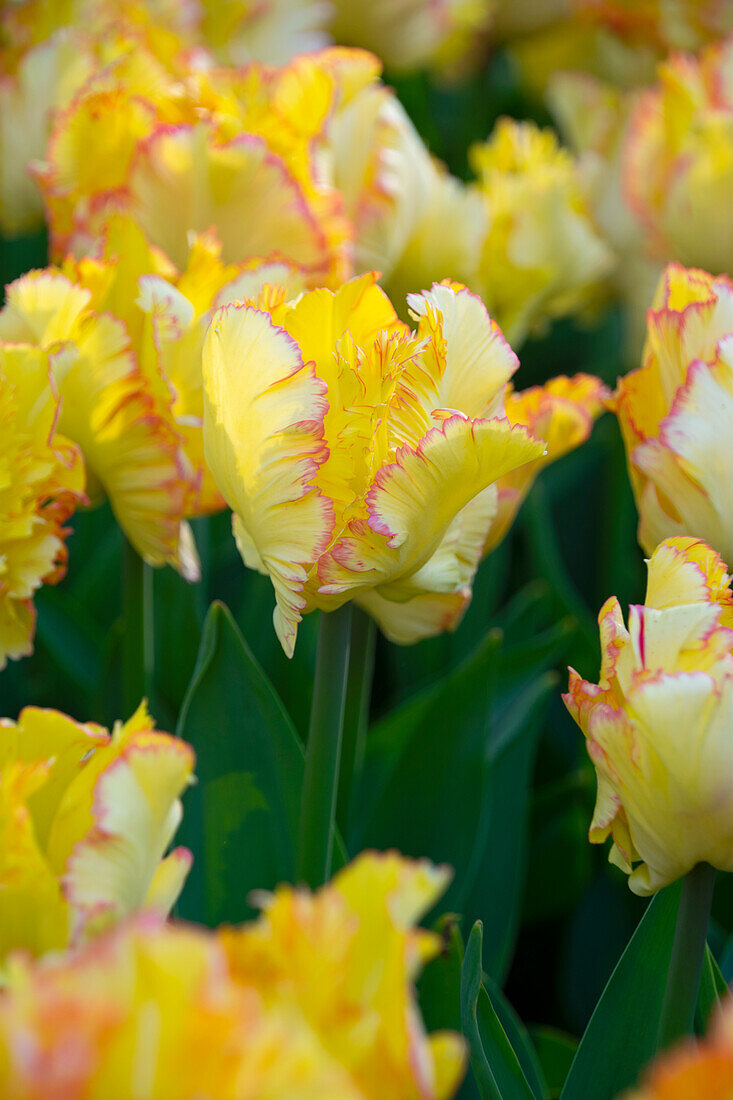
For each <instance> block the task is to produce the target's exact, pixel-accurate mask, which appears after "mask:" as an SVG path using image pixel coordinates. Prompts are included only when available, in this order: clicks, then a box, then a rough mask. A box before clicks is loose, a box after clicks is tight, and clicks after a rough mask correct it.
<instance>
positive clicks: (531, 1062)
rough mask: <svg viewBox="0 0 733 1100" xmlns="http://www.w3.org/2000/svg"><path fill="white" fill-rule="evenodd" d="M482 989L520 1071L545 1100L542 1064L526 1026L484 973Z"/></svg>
mask: <svg viewBox="0 0 733 1100" xmlns="http://www.w3.org/2000/svg"><path fill="white" fill-rule="evenodd" d="M483 985H484V989H485V990H486V992H487V994H488V997H489V1000H490V1001H491V1004H492V1005H493V1007H494V1011H495V1012H496V1015H497V1017H498V1019H499V1023H500V1024H501V1026H502V1027H503V1029H504V1032H505V1034H506V1037H507V1039H508V1040H509V1042H510V1044H511V1046H512V1049H513V1050H514V1053H515V1054H516V1056H517V1059H518V1061H519V1064H520V1066H521V1067H522V1072H523V1073H524V1076H525V1077H526V1079H527V1082H528V1084H529V1086H530V1088H531V1089H532V1093H533V1094H534V1096H535V1098H536V1100H545V1097H546V1096H547V1085H546V1084H545V1076H544V1073H543V1070H542V1064H541V1062H540V1060H539V1058H538V1057H537V1051H536V1050H535V1047H534V1044H533V1042H532V1039H531V1038H530V1034H529V1032H528V1030H527V1028H526V1027H525V1026H524V1024H523V1023H522V1021H521V1020H520V1019H519V1016H517V1014H516V1012H515V1011H514V1009H513V1008H512V1006H511V1005H510V1003H509V1001H508V1000H507V999H506V997H505V996H504V994H503V992H502V991H501V989H500V988H499V986H498V985H497V984H496V982H495V981H493V980H492V979H491V978H490V977H489V976H488V974H484V978H483Z"/></svg>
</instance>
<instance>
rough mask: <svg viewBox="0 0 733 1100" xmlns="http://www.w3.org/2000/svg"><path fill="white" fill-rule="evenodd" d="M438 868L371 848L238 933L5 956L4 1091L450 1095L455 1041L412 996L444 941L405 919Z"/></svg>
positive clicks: (296, 1098)
mask: <svg viewBox="0 0 733 1100" xmlns="http://www.w3.org/2000/svg"><path fill="white" fill-rule="evenodd" d="M448 877H449V876H448V874H447V872H446V870H445V869H444V868H439V867H434V866H432V865H431V864H429V863H427V862H426V861H421V862H418V861H410V860H407V859H403V858H402V857H401V856H398V855H397V854H395V853H390V854H386V855H384V856H380V855H378V854H376V853H366V854H364V855H362V856H360V857H359V858H358V859H357V860H356V861H355V862H354V863H353V864H352V865H351V866H349V867H347V868H345V869H344V870H343V871H341V872H340V873H339V875H337V876H336V878H335V879H334V881H333V882H332V883H331V884H330V885H329V886H327V887H325V888H324V889H323V890H321V891H319V892H318V893H317V894H314V895H312V894H310V893H309V892H307V891H305V890H302V889H297V890H296V889H293V888H292V887H285V886H283V887H280V888H278V890H277V891H276V893H275V894H274V895H273V896H264V897H262V898H261V899H260V900H261V901H262V903H263V905H264V907H265V912H264V914H263V915H262V916H261V917H260V919H259V920H257V921H255V922H252V923H250V924H245V925H242V926H240V927H239V928H235V929H228V930H223V931H221V932H219V933H212V932H209V931H206V930H203V929H195V928H193V927H191V928H188V927H185V926H178V927H175V926H173V927H171V926H168V927H166V926H164V925H163V924H162V922H161V920H160V918H159V917H156V916H154V915H152V914H150V913H148V914H145V915H144V916H142V917H140V916H138V917H137V918H136V919H134V920H133V921H129V922H127V923H126V924H124V925H121V926H118V927H117V928H115V929H114V930H112V931H111V932H108V933H107V934H106V935H105V936H103V937H101V938H99V939H98V940H97V941H96V942H95V943H94V944H93V945H89V946H85V947H83V948H81V949H78V950H76V951H74V952H73V953H71V954H70V955H67V956H61V957H57V958H50V957H49V958H46V959H44V960H42V961H41V963H40V964H38V963H36V964H32V963H31V962H30V961H29V960H28V959H25V958H19V957H14V958H12V959H11V960H10V963H9V965H8V968H7V969H8V974H7V984H6V989H5V990H4V993H3V997H2V999H0V1089H1V1091H2V1094H3V1096H4V1097H7V1100H20V1098H21V1097H22V1098H23V1100H41V1097H44V1098H45V1097H47V1096H50V1095H61V1094H62V1093H65V1094H68V1095H79V1096H80V1095H85V1096H86V1095H89V1096H100V1097H101V1096H114V1095H120V1096H122V1095H124V1096H133V1095H134V1096H145V1097H149V1098H150V1100H194V1098H195V1097H198V1096H204V1095H207V1096H208V1095H215V1096H216V1097H217V1098H221V1100H266V1098H271V1097H281V1096H287V1097H289V1098H293V1100H311V1098H313V1097H319V1098H323V1100H392V1098H394V1100H398V1098H399V1100H448V1098H449V1097H451V1096H453V1095H454V1094H455V1091H456V1088H457V1087H458V1084H459V1082H460V1079H461V1077H462V1074H463V1070H464V1065H465V1047H464V1042H463V1040H462V1038H461V1037H460V1036H459V1035H456V1034H454V1033H452V1032H437V1033H434V1034H432V1035H427V1034H426V1032H425V1028H424V1025H423V1022H422V1019H421V1017H420V1013H419V1010H418V1007H417V1003H416V997H415V991H414V982H415V980H416V978H417V976H418V973H419V971H420V970H421V968H422V966H423V965H424V963H425V962H427V961H428V960H429V959H431V958H432V957H434V956H435V955H436V954H437V953H438V951H439V950H440V940H439V937H437V936H436V935H435V934H434V933H430V932H426V931H423V930H421V929H419V928H416V927H415V923H416V921H417V920H419V919H420V917H421V916H422V915H423V914H424V912H425V910H426V909H428V908H429V907H430V906H432V905H433V904H434V903H435V901H436V900H437V898H438V897H439V895H440V894H441V893H442V891H443V889H444V888H445V884H446V881H447V879H448ZM153 1024H154V1026H153Z"/></svg>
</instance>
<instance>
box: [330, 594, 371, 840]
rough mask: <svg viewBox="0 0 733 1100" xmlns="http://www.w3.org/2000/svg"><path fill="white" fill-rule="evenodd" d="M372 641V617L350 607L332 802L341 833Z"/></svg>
mask: <svg viewBox="0 0 733 1100" xmlns="http://www.w3.org/2000/svg"><path fill="white" fill-rule="evenodd" d="M376 645H377V624H376V623H375V622H374V619H373V618H372V617H371V615H367V613H366V611H362V610H361V608H359V607H354V608H352V612H351V649H350V653H349V674H348V678H347V681H346V704H345V709H344V733H343V740H342V746H341V769H340V771H341V775H340V778H339V790H338V802H337V805H336V820H337V821H338V824H339V827H340V829H341V831H342V833H344V834H346V833H348V829H349V824H350V821H349V812H350V806H351V796H352V792H353V789H354V786H355V784H356V781H357V780H358V778H359V775H360V774H361V768H362V764H363V761H364V748H365V743H366V734H367V729H368V728H369V704H370V703H371V698H372V680H373V678H374V651H375V649H376Z"/></svg>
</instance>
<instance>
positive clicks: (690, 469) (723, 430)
mask: <svg viewBox="0 0 733 1100" xmlns="http://www.w3.org/2000/svg"><path fill="white" fill-rule="evenodd" d="M732 353H733V283H731V281H730V280H729V279H727V278H726V277H723V276H721V277H720V278H714V277H713V276H712V275H709V274H707V273H706V272H704V271H697V270H688V269H685V268H683V267H680V266H679V265H678V264H670V265H669V266H668V267H667V268H666V270H665V272H664V274H663V276H662V279H661V281H660V283H659V287H658V289H657V293H656V297H655V299H654V303H653V305H652V308H651V309H650V310H649V312H648V315H647V340H646V346H645V348H644V354H643V359H642V366H641V367H640V368H639V369H638V370H635V371H631V373H630V374H628V375H626V377H625V378H622V379H621V380H620V381H619V384H618V388H617V390H616V394H615V397H614V405H615V409H616V413H617V415H618V420H619V425H620V427H621V432H622V435H623V438H624V443H625V446H626V454H627V458H628V463H629V472H630V476H631V484H632V487H633V490H634V496H635V498H636V503H637V507H638V509H639V516H640V521H639V542H640V543H641V545H642V547H643V548H644V550H645V551H646V552H647V553H650V552H651V551H652V550H653V549H654V547H655V546H656V545H657V543H658V542H661V540H662V539H664V538H667V537H668V536H670V535H683V534H689V535H696V536H699V537H701V538H704V539H705V540H706V541H707V542H709V543H710V545H711V546H714V547H715V548H716V549H717V550H719V551H720V553H721V554H723V556H724V557H725V558H726V560H732V561H733V523H732V522H731V510H730V507H729V505H728V502H727V499H726V496H725V493H726V488H727V485H728V482H729V479H730V476H731V474H732V473H733V460H732V461H730V462H729V457H728V455H729V452H728V440H729V437H730V430H729V428H730V418H731V415H733V406H732V405H731V395H730V393H731V386H732V385H733V354H732Z"/></svg>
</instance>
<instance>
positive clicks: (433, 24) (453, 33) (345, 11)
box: [333, 0, 493, 72]
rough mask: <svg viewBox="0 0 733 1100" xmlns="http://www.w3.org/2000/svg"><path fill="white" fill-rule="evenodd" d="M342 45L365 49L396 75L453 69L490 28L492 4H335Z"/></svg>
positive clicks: (394, 0)
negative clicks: (430, 68) (433, 68)
mask: <svg viewBox="0 0 733 1100" xmlns="http://www.w3.org/2000/svg"><path fill="white" fill-rule="evenodd" d="M334 6H335V9H336V11H335V17H334V22H333V33H334V35H335V37H336V40H337V41H338V42H343V43H344V44H346V45H349V46H362V47H364V48H365V49H367V50H371V51H372V52H373V53H375V54H376V55H377V56H378V57H380V58H381V59H382V61H383V62H384V64H385V65H386V66H387V68H389V69H392V70H394V71H395V72H409V71H411V70H413V69H419V68H425V67H427V66H430V65H438V66H440V65H449V66H453V65H455V64H456V62H458V61H459V59H461V58H463V59H464V60H465V56H466V54H470V49H471V46H472V41H473V39H474V38H475V36H477V35H478V34H480V32H482V31H485V30H487V29H488V27H489V26H490V23H491V15H492V7H493V0H438V2H437V3H436V2H435V0H374V2H373V3H371V4H354V3H352V2H351V0H334Z"/></svg>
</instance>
